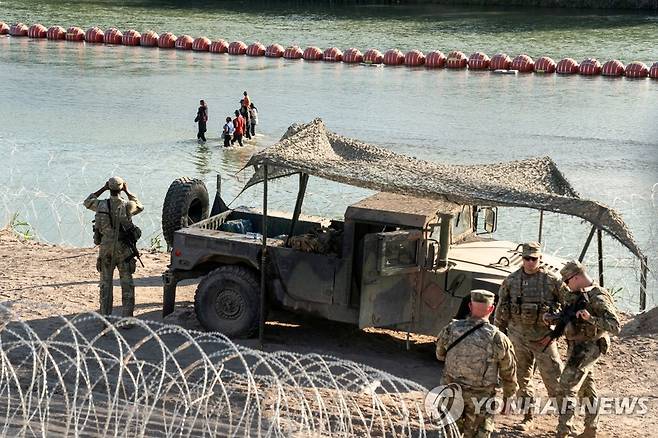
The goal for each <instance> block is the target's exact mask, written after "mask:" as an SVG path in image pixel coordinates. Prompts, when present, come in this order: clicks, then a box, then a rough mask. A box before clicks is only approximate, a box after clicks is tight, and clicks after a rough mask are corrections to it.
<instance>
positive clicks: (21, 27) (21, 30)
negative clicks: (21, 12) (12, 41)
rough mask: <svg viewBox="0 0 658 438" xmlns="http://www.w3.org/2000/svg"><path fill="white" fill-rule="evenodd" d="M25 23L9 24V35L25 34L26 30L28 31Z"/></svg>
mask: <svg viewBox="0 0 658 438" xmlns="http://www.w3.org/2000/svg"><path fill="white" fill-rule="evenodd" d="M28 30H29V29H28V27H27V24H23V23H14V24H12V25H11V27H10V28H9V35H11V36H16V37H18V36H27V31H28Z"/></svg>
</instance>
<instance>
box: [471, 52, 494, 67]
mask: <svg viewBox="0 0 658 438" xmlns="http://www.w3.org/2000/svg"><path fill="white" fill-rule="evenodd" d="M490 64H491V59H490V58H489V57H488V56H487V54H486V53H483V52H475V53H472V54H471V56H469V57H468V69H469V70H486V69H488V68H489V65H490Z"/></svg>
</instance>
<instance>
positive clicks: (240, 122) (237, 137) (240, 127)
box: [231, 110, 246, 146]
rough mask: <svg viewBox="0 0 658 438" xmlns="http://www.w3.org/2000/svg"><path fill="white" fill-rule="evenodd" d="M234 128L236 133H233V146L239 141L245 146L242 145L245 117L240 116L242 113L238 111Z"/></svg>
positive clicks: (234, 120)
mask: <svg viewBox="0 0 658 438" xmlns="http://www.w3.org/2000/svg"><path fill="white" fill-rule="evenodd" d="M233 126H234V127H235V131H234V132H233V140H231V144H233V143H235V142H236V141H237V142H238V143H239V144H240V146H244V145H243V144H242V135H244V130H245V126H246V124H245V121H244V117H242V116H241V115H240V111H238V110H236V111H235V119H233Z"/></svg>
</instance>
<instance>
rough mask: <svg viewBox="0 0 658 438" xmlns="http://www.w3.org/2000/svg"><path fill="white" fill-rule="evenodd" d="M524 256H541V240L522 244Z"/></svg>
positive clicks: (522, 254)
mask: <svg viewBox="0 0 658 438" xmlns="http://www.w3.org/2000/svg"><path fill="white" fill-rule="evenodd" d="M522 248H523V249H522V252H521V256H522V257H539V256H541V245H540V244H539V242H528V243H524V244H523V246H522Z"/></svg>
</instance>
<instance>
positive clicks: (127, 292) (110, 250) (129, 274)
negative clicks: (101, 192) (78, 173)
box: [84, 177, 144, 316]
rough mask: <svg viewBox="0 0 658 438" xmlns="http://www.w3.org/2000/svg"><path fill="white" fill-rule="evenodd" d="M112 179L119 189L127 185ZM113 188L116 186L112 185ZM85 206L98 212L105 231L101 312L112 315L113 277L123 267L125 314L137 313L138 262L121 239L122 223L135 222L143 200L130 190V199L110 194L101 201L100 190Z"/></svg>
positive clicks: (100, 267)
mask: <svg viewBox="0 0 658 438" xmlns="http://www.w3.org/2000/svg"><path fill="white" fill-rule="evenodd" d="M113 180H115V181H113ZM110 182H114V183H115V187H116V186H117V185H118V187H119V190H120V187H122V185H123V180H121V179H120V178H118V177H114V178H111V179H110ZM119 182H120V183H121V184H119ZM110 188H112V186H111V184H110ZM113 189H114V188H113ZM108 201H109V203H108ZM84 206H85V207H87V208H88V209H89V210H92V211H94V212H96V219H95V223H96V228H97V229H98V230H99V231H100V232H101V234H102V240H101V243H100V250H99V254H98V259H97V260H96V269H97V270H98V272H99V273H100V274H101V276H100V285H99V286H100V313H101V314H103V315H110V314H112V303H113V294H112V292H113V291H112V289H113V288H112V276H113V274H114V268H115V267H116V268H117V269H118V270H119V278H120V283H121V304H122V315H123V316H133V312H134V310H135V283H134V282H133V273H134V272H135V268H136V262H135V258H134V257H133V256H132V251H131V250H130V248H129V247H128V245H126V244H125V243H123V242H121V241H120V240H119V225H120V224H130V223H132V216H134V215H136V214H139V213H141V212H142V211H143V210H144V207H143V206H142V203H141V202H140V201H139V199H137V197H136V196H134V195H133V194H130V193H128V201H124V200H123V199H121V198H120V197H119V196H110V198H109V199H102V200H100V199H98V198H97V195H96V193H92V194H90V195H89V196H88V197H87V199H85V201H84ZM108 207H109V208H108Z"/></svg>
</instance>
